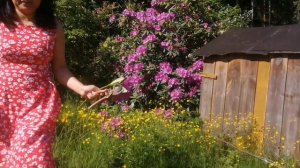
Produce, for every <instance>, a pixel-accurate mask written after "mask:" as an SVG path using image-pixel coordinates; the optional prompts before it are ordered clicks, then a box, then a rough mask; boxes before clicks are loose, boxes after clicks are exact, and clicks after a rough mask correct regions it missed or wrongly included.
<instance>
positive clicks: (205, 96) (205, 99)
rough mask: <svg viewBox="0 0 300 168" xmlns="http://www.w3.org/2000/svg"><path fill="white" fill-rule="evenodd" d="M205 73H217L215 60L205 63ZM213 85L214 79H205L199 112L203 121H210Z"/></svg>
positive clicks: (202, 85)
mask: <svg viewBox="0 0 300 168" xmlns="http://www.w3.org/2000/svg"><path fill="white" fill-rule="evenodd" d="M203 73H212V74H214V73H215V62H214V60H213V59H210V60H208V61H206V62H205V63H204V67H203ZM213 84H214V80H213V79H210V78H203V80H202V84H201V97H200V109H199V111H200V117H201V118H202V119H203V120H210V112H211V101H212V94H213Z"/></svg>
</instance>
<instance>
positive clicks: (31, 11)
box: [0, 0, 107, 168]
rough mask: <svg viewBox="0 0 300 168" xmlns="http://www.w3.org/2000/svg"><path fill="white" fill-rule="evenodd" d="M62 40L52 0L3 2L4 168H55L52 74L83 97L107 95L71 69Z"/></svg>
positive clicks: (0, 148)
mask: <svg viewBox="0 0 300 168" xmlns="http://www.w3.org/2000/svg"><path fill="white" fill-rule="evenodd" d="M64 43H65V39H64V31H63V28H62V26H61V25H60V24H58V23H57V21H56V19H55V17H54V0H1V1H0V167H1V168H33V167H37V168H54V167H55V162H54V160H53V156H52V146H51V145H52V143H53V139H54V136H55V124H56V121H57V118H58V115H59V112H60V107H61V101H60V97H59V94H58V92H57V90H56V87H55V85H54V83H53V77H52V76H55V77H56V79H57V81H58V82H60V83H61V84H63V85H65V86H67V87H68V88H70V89H72V90H73V91H75V92H76V93H78V94H79V95H80V96H81V97H83V98H86V99H92V98H94V97H95V96H97V94H96V91H97V93H99V92H100V94H101V96H105V95H106V93H107V92H106V90H99V88H97V87H96V86H94V85H83V84H82V83H81V82H80V81H78V80H77V79H76V78H75V77H74V76H73V75H72V74H71V73H70V71H69V70H68V68H67V66H66V62H65V56H64V52H65V44H64Z"/></svg>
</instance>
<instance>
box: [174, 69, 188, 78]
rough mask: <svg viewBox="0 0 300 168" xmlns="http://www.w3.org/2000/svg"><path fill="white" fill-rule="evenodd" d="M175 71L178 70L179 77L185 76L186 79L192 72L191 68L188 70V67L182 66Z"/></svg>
mask: <svg viewBox="0 0 300 168" xmlns="http://www.w3.org/2000/svg"><path fill="white" fill-rule="evenodd" d="M175 71H176V74H177V75H178V76H179V77H181V78H184V79H186V78H188V77H190V76H191V72H190V71H189V70H186V69H184V68H182V67H179V68H177V69H176V70H175Z"/></svg>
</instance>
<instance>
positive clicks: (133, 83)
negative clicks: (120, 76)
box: [123, 75, 144, 90]
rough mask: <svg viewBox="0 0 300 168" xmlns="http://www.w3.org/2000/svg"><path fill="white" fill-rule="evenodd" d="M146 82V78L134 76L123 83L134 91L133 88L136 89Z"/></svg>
mask: <svg viewBox="0 0 300 168" xmlns="http://www.w3.org/2000/svg"><path fill="white" fill-rule="evenodd" d="M143 81H144V78H143V77H142V76H139V75H132V76H128V77H127V78H126V80H125V81H124V82H123V86H124V87H125V88H126V89H128V90H132V89H133V88H136V87H137V86H139V85H140V84H141V83H142V82H143Z"/></svg>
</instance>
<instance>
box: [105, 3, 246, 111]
mask: <svg viewBox="0 0 300 168" xmlns="http://www.w3.org/2000/svg"><path fill="white" fill-rule="evenodd" d="M225 18H226V19H225ZM245 18H246V16H245V15H242V14H241V13H240V10H239V9H238V8H237V7H236V8H233V7H229V6H225V7H224V6H222V5H221V4H220V2H219V1H214V0H208V1H207V0H152V1H151V2H149V4H146V5H145V6H144V7H142V6H141V5H137V4H128V5H127V7H126V9H124V10H122V11H121V12H119V13H117V12H112V13H111V14H110V15H109V18H108V20H109V23H110V25H111V26H112V27H115V28H118V29H119V30H121V31H120V33H119V34H117V35H116V36H115V37H112V38H111V37H110V38H107V40H106V41H105V42H104V43H103V45H102V46H103V47H104V48H106V49H108V50H110V52H111V54H112V55H114V56H115V57H118V60H119V62H118V63H117V65H116V70H117V73H118V75H119V76H124V77H125V78H126V80H125V81H124V86H125V87H126V88H127V89H128V90H129V91H130V93H131V94H130V99H129V100H130V102H131V103H134V104H135V105H138V106H141V107H154V106H160V105H163V106H167V107H172V106H173V105H175V104H177V105H178V104H180V105H182V106H184V107H190V108H194V109H195V107H197V106H198V101H199V95H200V84H201V81H202V78H201V76H200V75H199V73H200V72H201V71H202V68H203V61H202V58H201V57H199V56H197V57H196V56H193V55H192V54H191V53H192V52H193V51H194V50H195V49H197V48H199V47H201V46H203V45H204V44H205V43H207V42H208V41H210V40H211V39H213V38H214V37H216V36H217V35H219V34H220V33H222V32H224V31H226V30H227V29H228V28H230V27H232V26H235V27H240V26H244V25H245V23H246V22H245V20H246V19H245ZM229 20H230V21H229Z"/></svg>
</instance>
